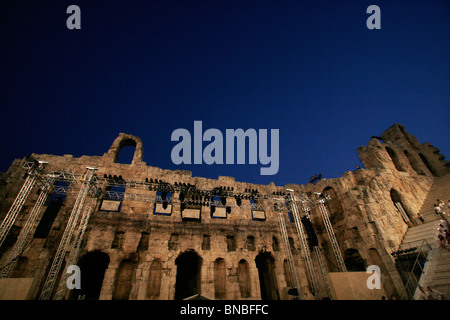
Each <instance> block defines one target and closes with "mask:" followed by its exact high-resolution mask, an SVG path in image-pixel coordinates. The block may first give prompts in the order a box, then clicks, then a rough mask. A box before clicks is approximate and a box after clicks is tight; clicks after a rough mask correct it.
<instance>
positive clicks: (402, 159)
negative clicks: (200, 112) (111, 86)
mask: <svg viewBox="0 0 450 320" xmlns="http://www.w3.org/2000/svg"><path fill="white" fill-rule="evenodd" d="M124 146H133V147H135V153H134V157H133V159H132V162H131V164H122V163H117V160H118V156H119V153H120V151H121V149H122V148H123V147H124ZM143 150H144V149H143V143H142V141H141V139H140V138H138V137H135V136H132V135H129V134H123V133H120V134H119V136H118V137H117V139H116V140H115V141H114V142H113V144H112V146H111V147H110V149H109V150H108V152H106V153H105V154H104V155H103V156H82V157H79V158H76V157H73V156H72V155H63V156H58V155H49V154H32V155H31V156H30V157H27V158H26V159H16V160H14V161H13V163H12V165H11V166H10V168H9V169H8V171H7V172H6V173H2V174H1V176H0V220H2V221H4V220H5V217H6V216H7V213H8V212H9V211H10V209H11V207H12V206H13V204H14V201H15V200H16V197H17V195H18V194H19V191H20V190H21V188H22V186H23V184H24V181H25V179H26V178H27V170H26V169H24V168H23V164H24V163H25V162H27V161H31V162H33V161H34V163H36V161H35V160H38V161H45V162H46V163H45V164H43V169H42V170H41V171H39V172H38V173H37V174H36V177H37V179H38V180H39V179H43V178H44V177H46V176H48V175H49V174H56V177H59V178H56V180H54V181H52V187H51V188H50V189H49V190H48V197H47V198H46V199H45V201H46V202H45V203H44V204H43V206H42V209H41V210H40V211H39V212H38V215H37V218H36V222H35V223H34V224H32V225H31V226H28V227H29V228H31V229H30V230H29V234H28V236H27V235H24V231H23V230H24V228H25V226H26V224H27V221H29V219H30V215H31V213H32V211H33V208H34V206H35V204H36V202H37V201H38V199H39V195H40V194H41V193H42V192H43V191H42V190H41V189H40V187H39V186H40V184H39V183H36V184H35V185H34V186H33V188H32V189H31V191H30V192H29V194H28V195H27V197H26V199H25V200H24V203H23V206H22V207H21V209H20V212H18V214H17V218H16V219H15V220H14V223H13V224H12V225H11V227H10V228H9V229H8V230H7V234H5V237H4V239H3V240H4V241H3V243H2V245H1V247H0V267H2V268H3V269H4V268H5V267H4V266H5V265H8V264H9V263H11V261H13V265H14V268H10V269H11V270H9V272H8V273H5V274H4V275H3V278H7V279H11V280H20V279H28V280H29V282H28V283H29V285H28V287H27V288H28V289H27V290H28V291H27V295H26V299H39V298H40V297H41V298H42V295H43V291H44V289H45V288H46V290H49V291H48V294H47V296H46V298H47V299H55V298H56V297H57V296H58V294H59V298H62V299H79V298H83V299H94V300H95V299H106V300H109V299H130V300H172V299H183V298H187V297H189V296H194V295H195V294H201V295H202V296H204V297H209V298H212V299H283V300H288V299H294V298H296V297H297V298H300V299H318V298H320V299H324V298H331V297H330V294H329V291H327V283H326V281H327V280H326V278H325V277H322V276H321V274H322V273H323V271H325V272H326V273H330V272H339V271H342V270H340V268H339V263H338V261H337V260H336V257H335V255H334V251H333V246H332V245H333V243H332V241H330V236H329V234H328V233H327V229H326V226H325V225H324V220H323V219H322V217H321V214H320V212H319V211H320V208H319V206H315V207H314V206H311V207H310V208H309V211H308V216H309V217H310V221H311V225H310V226H307V225H306V224H304V225H303V228H305V229H304V231H305V233H306V236H307V239H308V241H309V244H311V241H312V240H313V238H314V237H316V240H317V241H316V245H317V246H318V248H319V252H320V259H318V256H316V255H314V254H313V252H312V250H310V249H311V247H308V248H305V247H302V243H301V239H300V238H299V236H298V233H297V231H296V226H295V223H294V220H295V219H294V218H295V217H294V218H293V216H292V214H293V213H292V210H288V208H287V207H286V206H285V205H284V204H285V202H284V201H283V199H285V198H286V195H287V194H288V191H287V190H289V189H290V190H293V194H294V195H297V196H300V195H304V196H305V197H309V199H312V198H314V197H316V196H317V195H316V193H320V194H322V195H323V194H327V195H328V196H329V200H328V201H326V202H325V208H326V210H327V213H328V215H329V221H330V222H331V226H332V229H333V232H334V235H335V238H336V240H337V243H338V246H339V251H340V254H341V257H342V259H343V260H344V263H345V267H346V271H347V272H356V271H365V270H366V268H367V267H368V266H369V265H377V266H379V267H380V269H381V273H382V278H381V279H382V288H383V291H384V293H385V294H386V295H387V296H390V295H391V294H394V295H397V296H398V295H400V294H401V292H402V291H403V290H404V282H403V281H402V279H401V277H400V275H399V272H398V271H397V269H396V266H395V262H394V260H393V257H392V255H391V253H392V252H393V251H395V250H397V249H398V247H399V245H400V243H401V241H402V238H403V235H404V234H405V232H406V231H407V229H408V228H409V227H411V226H414V225H417V224H418V221H417V216H416V214H417V212H418V211H419V210H420V208H421V205H422V203H423V202H424V199H425V197H426V196H427V193H428V191H429V189H430V188H431V185H432V183H433V179H434V177H438V176H443V175H445V174H447V173H448V172H449V167H448V162H447V161H445V160H444V157H443V156H442V155H441V154H440V153H439V150H438V149H436V148H435V147H433V146H432V145H430V144H429V143H425V144H420V143H419V142H418V140H417V139H416V138H415V137H414V136H412V135H410V134H409V133H407V132H406V130H405V128H404V127H403V126H402V125H399V124H395V125H393V126H392V127H390V128H389V129H387V130H386V131H385V132H384V133H383V134H382V135H381V136H380V137H372V139H371V140H370V141H369V143H368V145H367V146H362V147H360V148H358V152H359V157H360V159H361V161H362V163H363V164H364V168H359V169H357V170H355V171H349V172H346V173H344V174H343V176H342V177H340V178H336V179H322V180H320V181H317V182H316V183H309V184H289V185H286V186H284V187H283V186H276V185H274V184H273V183H272V184H269V185H257V184H251V183H246V182H238V181H235V179H234V178H232V177H222V176H220V177H219V178H218V179H217V180H215V179H206V178H201V177H193V176H192V173H191V172H189V171H179V170H178V171H173V170H164V169H161V168H157V167H152V166H148V165H147V164H146V163H145V162H144V161H143V156H144V151H143ZM87 167H91V168H95V169H96V170H95V176H94V178H95V179H96V180H95V183H94V185H95V186H96V187H97V189H95V190H94V192H92V193H88V194H87V195H86V201H85V204H84V207H82V208H80V210H81V209H83V210H81V213H80V216H82V215H83V214H84V212H87V211H88V210H85V208H88V206H89V204H92V212H91V214H90V217H89V220H88V221H87V223H86V228H85V230H84V234H82V238H81V239H79V241H80V242H79V246H78V248H74V243H75V241H76V240H75V239H77V232H79V230H80V228H79V226H80V225H82V222H81V220H77V221H75V225H74V226H75V227H74V229H73V231H72V232H69V233H67V231H66V229H67V226H68V224H69V220H70V217H71V215H72V213H73V211H74V209H73V208H74V206H76V205H79V203H78V204H77V201H78V200H77V199H78V197H79V196H80V191H79V190H81V185H82V184H83V181H81V180H82V179H80V178H82V177H83V175H84V174H85V173H86V171H87ZM265 195H267V196H265ZM275 197H278V198H277V200H276V201H274V199H275ZM280 199H281V201H280ZM275 202H276V203H277V204H281V206H280V205H278V207H277V204H275ZM394 202H397V203H401V206H402V207H403V209H404V214H406V215H407V216H408V218H409V219H407V218H406V219H405V217H404V216H402V214H401V213H400V212H399V210H398V209H397V207H396V206H395V205H394ZM300 212H301V215H303V214H304V213H305V212H306V211H302V210H300ZM280 214H281V216H282V219H283V221H285V223H286V231H287V235H286V237H287V240H288V241H287V242H286V241H283V234H282V231H281V229H280ZM79 219H81V218H79ZM3 224H4V223H3ZM311 226H312V227H311ZM69 231H70V230H69ZM65 232H66V233H65ZM65 234H66V235H67V234H68V235H69V237H70V238H69V240H67V243H68V245H67V246H66V247H64V248H61V243H62V239H63V238H64V235H65ZM20 239H22V240H23V241H25V240H27V241H25V242H26V244H25V245H22V247H20V248H21V250H20V252H19V253H18V254H16V255H15V256H14V255H13V253H14V252H15V251H14V248H15V246H17V243H18V242H19V240H20ZM287 243H289V245H287ZM287 246H289V248H287ZM20 248H19V249H20ZM75 250H77V251H76V252H77V254H75V255H74V256H71V252H75ZM305 250H310V252H309V253H310V263H311V266H312V268H313V272H314V274H315V278H316V282H317V283H316V284H315V285H314V284H313V283H311V278H310V276H309V274H308V265H307V263H308V261H307V260H306V259H305V252H303V251H305ZM16 251H17V248H16ZM58 252H59V254H62V257H60V259H61V265H60V266H59V267H57V266H56V267H55V266H54V261H55V259H56V256H57V254H58ZM69 257H72V260H73V261H72V263H74V264H76V265H77V266H79V268H80V270H81V275H82V276H81V289H76V288H75V289H72V290H68V289H66V288H64V285H63V286H61V285H60V284H61V283H63V282H64V281H65V278H64V277H65V274H66V268H67V267H68V264H70V261H68V259H69ZM319 260H322V261H319ZM52 263H53V264H52ZM321 263H322V265H323V266H322V267H321ZM292 270H294V271H293V272H294V273H295V274H293V273H292ZM51 272H55V274H54V275H53V278H52V277H50V276H49V275H50V273H51ZM49 277H50V278H49ZM66 277H67V276H66ZM49 279H50V280H52V281H50V280H49ZM0 280H2V279H0ZM49 281H50V282H52V283H51V284H52V286H48V285H49ZM294 287H296V288H297V289H298V292H299V296H296V295H295V290H294V292H293V291H292V289H293V288H294ZM61 288H63V293H61V292H59V293H58V290H60V289H61ZM0 295H1V293H0Z"/></svg>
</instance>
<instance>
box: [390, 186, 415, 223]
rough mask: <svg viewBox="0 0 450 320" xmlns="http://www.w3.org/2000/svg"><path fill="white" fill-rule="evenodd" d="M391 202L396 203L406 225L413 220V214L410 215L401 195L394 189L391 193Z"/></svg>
mask: <svg viewBox="0 0 450 320" xmlns="http://www.w3.org/2000/svg"><path fill="white" fill-rule="evenodd" d="M390 196H391V200H392V202H393V203H394V205H395V207H396V208H397V210H398V211H399V212H400V214H401V216H402V218H403V220H404V221H405V223H408V222H409V221H410V219H411V214H410V213H409V211H408V209H407V208H406V207H405V204H404V203H403V201H402V197H401V195H400V193H399V192H398V191H397V190H395V189H394V188H392V189H391V191H390Z"/></svg>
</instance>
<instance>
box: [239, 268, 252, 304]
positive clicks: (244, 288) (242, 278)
mask: <svg viewBox="0 0 450 320" xmlns="http://www.w3.org/2000/svg"><path fill="white" fill-rule="evenodd" d="M237 278H238V282H239V291H240V292H241V298H249V297H250V271H249V267H248V262H247V261H246V260H245V259H242V260H241V261H239V264H238V269H237Z"/></svg>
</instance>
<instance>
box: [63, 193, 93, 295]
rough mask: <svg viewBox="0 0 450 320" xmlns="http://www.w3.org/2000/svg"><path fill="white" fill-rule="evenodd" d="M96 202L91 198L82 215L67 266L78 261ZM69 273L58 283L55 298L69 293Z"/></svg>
mask: <svg viewBox="0 0 450 320" xmlns="http://www.w3.org/2000/svg"><path fill="white" fill-rule="evenodd" d="M95 204H96V199H95V198H90V202H89V204H88V205H87V206H86V208H85V209H84V211H83V214H82V216H81V221H80V225H79V226H78V230H77V232H76V234H75V239H74V241H73V244H72V249H71V250H70V253H69V257H68V258H67V263H66V265H67V266H70V265H74V264H76V263H77V259H78V255H79V253H80V248H81V244H82V242H83V237H84V233H85V231H86V229H87V226H88V222H89V218H90V217H91V214H92V212H93V211H94V207H95ZM68 278H69V275H68V274H67V273H64V274H63V275H62V277H61V280H60V282H59V285H58V290H57V291H56V294H55V300H63V299H64V298H65V297H66V296H67V293H68V290H67V279H68Z"/></svg>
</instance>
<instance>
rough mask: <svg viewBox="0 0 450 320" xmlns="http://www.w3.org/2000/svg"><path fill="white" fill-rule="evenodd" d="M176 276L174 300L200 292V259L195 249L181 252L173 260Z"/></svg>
mask: <svg viewBox="0 0 450 320" xmlns="http://www.w3.org/2000/svg"><path fill="white" fill-rule="evenodd" d="M175 264H176V265H177V277H176V283H175V300H181V299H185V298H188V297H190V296H193V295H195V294H197V293H201V290H200V271H201V265H202V259H201V257H200V256H199V255H198V254H197V252H195V251H187V252H183V253H182V254H180V255H179V256H178V258H177V259H176V260H175Z"/></svg>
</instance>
